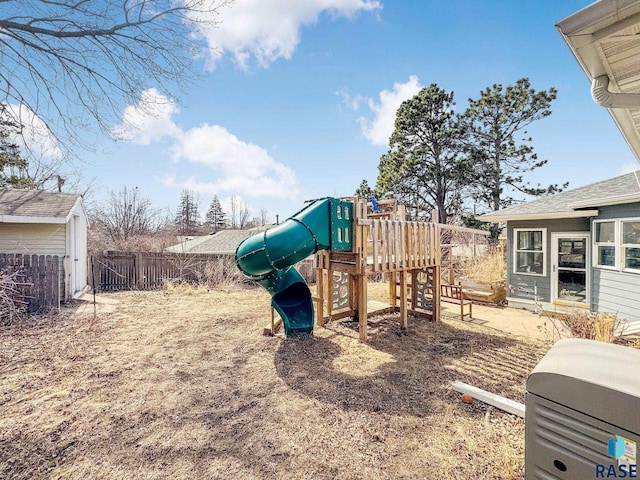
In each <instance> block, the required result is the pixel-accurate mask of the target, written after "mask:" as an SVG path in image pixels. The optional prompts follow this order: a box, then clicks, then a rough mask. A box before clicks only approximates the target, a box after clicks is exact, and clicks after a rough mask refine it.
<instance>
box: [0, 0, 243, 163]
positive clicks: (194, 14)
mask: <svg viewBox="0 0 640 480" xmlns="http://www.w3.org/2000/svg"><path fill="white" fill-rule="evenodd" d="M230 3H232V0H154V1H151V0H102V1H99V2H92V1H88V0H0V5H2V9H1V10H0V65H2V68H1V69H0V103H1V104H5V105H8V106H10V107H11V108H9V109H8V111H10V112H11V113H12V115H13V116H14V118H15V119H16V120H17V121H18V122H19V123H21V124H23V125H24V124H31V127H32V128H34V129H39V130H43V129H44V130H48V133H49V134H50V135H52V136H53V137H54V138H55V139H56V140H57V142H58V144H59V145H60V146H61V147H63V148H64V149H65V150H67V151H68V150H70V146H71V145H74V144H81V145H84V146H88V142H87V140H86V138H83V135H84V132H86V131H87V127H91V126H96V125H97V126H98V127H100V128H101V129H102V131H108V129H109V128H110V127H111V126H113V125H114V123H116V122H117V121H118V120H119V119H120V117H121V114H122V110H123V106H124V105H125V104H137V103H138V101H139V100H140V97H141V93H142V91H144V90H145V89H147V88H150V87H154V88H156V89H157V90H158V91H159V92H160V93H162V94H164V95H166V96H171V97H176V93H178V92H177V91H179V90H181V89H183V88H184V87H187V86H189V85H190V84H191V81H192V80H193V79H194V76H193V74H194V73H195V71H196V70H195V69H194V67H196V65H197V62H195V59H196V58H197V57H198V56H201V53H202V50H203V48H204V47H205V44H206V42H205V37H204V35H203V34H202V33H203V31H204V29H207V28H213V27H215V25H216V19H217V18H218V13H219V11H220V9H221V8H223V7H225V6H227V5H229V4H230ZM176 90H177V91H176Z"/></svg>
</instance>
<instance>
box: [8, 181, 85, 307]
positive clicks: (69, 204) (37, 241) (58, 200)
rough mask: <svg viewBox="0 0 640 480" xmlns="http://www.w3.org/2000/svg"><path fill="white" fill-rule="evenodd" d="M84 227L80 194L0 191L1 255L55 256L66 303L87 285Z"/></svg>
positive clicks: (83, 210)
mask: <svg viewBox="0 0 640 480" xmlns="http://www.w3.org/2000/svg"><path fill="white" fill-rule="evenodd" d="M87 224H88V222H87V214H86V212H85V209H84V206H83V203H82V197H81V196H80V195H77V194H72V193H54V192H46V191H43V190H17V189H0V253H21V254H29V255H58V256H59V257H60V258H61V259H63V260H62V266H63V269H64V286H65V288H64V291H65V297H66V298H65V300H68V299H70V298H72V297H74V296H77V295H78V294H80V293H81V292H82V291H83V290H84V289H85V288H86V286H87Z"/></svg>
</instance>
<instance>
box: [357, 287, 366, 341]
mask: <svg viewBox="0 0 640 480" xmlns="http://www.w3.org/2000/svg"><path fill="white" fill-rule="evenodd" d="M357 284H358V332H359V334H360V341H361V342H366V341H367V276H366V275H358V276H357Z"/></svg>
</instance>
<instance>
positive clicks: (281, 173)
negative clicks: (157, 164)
mask: <svg viewBox="0 0 640 480" xmlns="http://www.w3.org/2000/svg"><path fill="white" fill-rule="evenodd" d="M172 153H173V156H174V158H175V159H176V160H186V161H188V162H190V163H199V164H202V165H206V166H207V167H209V168H210V169H211V170H213V171H215V172H218V173H219V175H220V176H219V177H218V178H217V179H216V180H214V181H206V180H205V181H203V180H196V179H195V178H193V177H192V178H189V179H188V180H186V181H184V182H182V183H181V184H180V186H183V187H186V188H189V189H191V190H195V191H196V192H203V193H218V192H222V191H226V192H239V193H241V194H243V195H246V196H249V197H260V196H269V197H276V198H291V197H293V196H295V195H297V194H298V193H299V188H298V181H297V178H296V176H295V173H294V172H293V170H291V169H290V168H289V167H286V166H285V165H283V164H281V163H278V162H276V161H275V160H274V159H273V158H272V157H271V156H270V155H269V153H268V152H267V151H266V150H265V149H264V148H262V147H260V146H258V145H255V144H252V143H246V142H243V141H242V140H240V139H238V137H236V136H235V135H233V134H232V133H230V132H229V131H228V130H227V129H226V128H224V127H221V126H219V125H207V124H204V125H202V126H200V127H197V128H192V129H190V130H188V131H186V132H184V133H183V135H181V137H180V139H179V140H178V141H176V143H175V144H174V145H173V148H172Z"/></svg>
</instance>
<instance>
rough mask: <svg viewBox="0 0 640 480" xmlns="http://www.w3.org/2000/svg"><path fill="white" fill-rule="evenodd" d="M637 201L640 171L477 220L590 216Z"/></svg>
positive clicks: (638, 197)
mask: <svg viewBox="0 0 640 480" xmlns="http://www.w3.org/2000/svg"><path fill="white" fill-rule="evenodd" d="M632 202H640V171H636V172H631V173H627V174H624V175H620V176H618V177H614V178H610V179H608V180H603V181H600V182H596V183H592V184H589V185H585V186H583V187H578V188H574V189H572V190H567V191H565V192H560V193H556V194H555V195H549V196H548V197H543V198H540V199H538V200H533V201H530V202H526V203H523V204H520V205H515V206H513V207H509V208H505V209H504V210H499V211H497V212H491V213H487V214H485V215H481V216H480V217H479V219H480V220H483V221H487V222H505V221H509V220H539V219H551V218H572V217H574V218H575V217H591V216H595V215H597V214H598V207H602V206H605V205H620V204H624V203H632Z"/></svg>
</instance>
